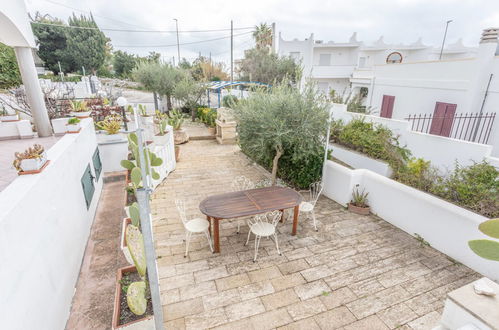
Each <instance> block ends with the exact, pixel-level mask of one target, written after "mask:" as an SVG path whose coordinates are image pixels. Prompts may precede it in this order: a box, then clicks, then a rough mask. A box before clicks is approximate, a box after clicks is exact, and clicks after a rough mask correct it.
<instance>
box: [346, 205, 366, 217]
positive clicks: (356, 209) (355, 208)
mask: <svg viewBox="0 0 499 330" xmlns="http://www.w3.org/2000/svg"><path fill="white" fill-rule="evenodd" d="M348 210H349V211H350V212H353V213H356V214H360V215H368V214H369V213H370V212H371V208H370V207H369V206H365V207H361V206H356V205H353V204H352V203H348Z"/></svg>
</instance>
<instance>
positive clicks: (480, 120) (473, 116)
mask: <svg viewBox="0 0 499 330" xmlns="http://www.w3.org/2000/svg"><path fill="white" fill-rule="evenodd" d="M495 118H496V113H495V112H490V113H489V112H487V113H469V114H468V113H464V114H462V113H461V114H457V113H456V114H454V115H451V116H443V117H440V116H436V117H435V116H434V115H433V114H413V115H409V117H407V118H405V119H406V120H408V121H409V122H411V123H412V127H411V129H412V130H413V131H416V132H421V133H426V134H434V135H440V136H444V137H450V138H453V139H458V140H465V141H470V142H476V143H482V144H487V143H488V141H489V137H490V132H491V131H492V127H493V125H494V120H495Z"/></svg>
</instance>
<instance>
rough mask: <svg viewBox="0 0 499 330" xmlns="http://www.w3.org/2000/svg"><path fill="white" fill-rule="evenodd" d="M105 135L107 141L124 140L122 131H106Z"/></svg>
mask: <svg viewBox="0 0 499 330" xmlns="http://www.w3.org/2000/svg"><path fill="white" fill-rule="evenodd" d="M103 136H104V138H103V140H104V141H106V142H112V141H121V140H122V137H121V134H120V133H116V134H107V133H105V134H104V135H103Z"/></svg>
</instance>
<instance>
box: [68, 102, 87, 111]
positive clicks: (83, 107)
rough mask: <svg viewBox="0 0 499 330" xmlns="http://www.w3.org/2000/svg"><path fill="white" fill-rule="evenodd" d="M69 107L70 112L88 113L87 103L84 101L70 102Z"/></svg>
mask: <svg viewBox="0 0 499 330" xmlns="http://www.w3.org/2000/svg"><path fill="white" fill-rule="evenodd" d="M69 106H70V107H71V111H73V112H85V111H88V106H87V102H85V101H78V100H70V101H69Z"/></svg>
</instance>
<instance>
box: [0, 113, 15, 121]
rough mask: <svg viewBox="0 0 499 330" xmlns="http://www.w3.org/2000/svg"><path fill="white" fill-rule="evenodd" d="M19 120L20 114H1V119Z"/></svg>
mask: <svg viewBox="0 0 499 330" xmlns="http://www.w3.org/2000/svg"><path fill="white" fill-rule="evenodd" d="M18 120H19V115H18V114H15V115H6V116H0V121H18Z"/></svg>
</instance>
